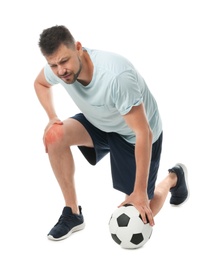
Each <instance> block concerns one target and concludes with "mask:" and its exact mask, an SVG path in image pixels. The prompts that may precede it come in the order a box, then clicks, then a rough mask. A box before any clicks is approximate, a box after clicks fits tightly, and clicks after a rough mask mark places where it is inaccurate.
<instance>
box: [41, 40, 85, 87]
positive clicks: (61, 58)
mask: <svg viewBox="0 0 213 260" xmlns="http://www.w3.org/2000/svg"><path fill="white" fill-rule="evenodd" d="M46 59H47V62H48V64H49V65H50V67H51V69H52V71H53V72H54V74H55V75H56V76H58V77H59V78H60V79H62V80H63V81H64V82H65V83H67V84H72V83H74V82H75V81H76V80H77V78H78V76H79V74H80V73H81V70H82V62H81V59H80V55H79V52H78V51H77V49H76V48H75V49H71V48H68V47H67V46H65V45H64V44H61V45H60V46H59V48H58V50H57V51H56V52H54V53H53V54H52V55H49V56H46Z"/></svg>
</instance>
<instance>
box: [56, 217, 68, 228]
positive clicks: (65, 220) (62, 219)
mask: <svg viewBox="0 0 213 260" xmlns="http://www.w3.org/2000/svg"><path fill="white" fill-rule="evenodd" d="M70 220H71V218H70V217H69V216H63V215H61V216H60V218H59V220H58V222H57V224H56V225H61V224H62V225H66V226H67V227H68V228H69V226H70V225H69V223H70Z"/></svg>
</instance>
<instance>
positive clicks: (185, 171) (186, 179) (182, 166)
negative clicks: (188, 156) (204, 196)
mask: <svg viewBox="0 0 213 260" xmlns="http://www.w3.org/2000/svg"><path fill="white" fill-rule="evenodd" d="M176 165H179V166H180V167H181V168H182V169H183V171H184V177H185V182H186V187H187V190H188V196H187V198H186V199H185V200H184V201H183V202H182V203H180V204H179V205H175V204H171V206H173V207H178V206H180V205H183V204H184V203H186V202H187V200H188V199H189V195H190V192H189V185H188V170H187V168H186V166H185V165H184V164H182V163H176Z"/></svg>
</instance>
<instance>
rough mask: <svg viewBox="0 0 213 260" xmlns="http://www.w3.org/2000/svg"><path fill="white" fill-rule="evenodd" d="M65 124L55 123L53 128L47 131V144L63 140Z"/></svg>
mask: <svg viewBox="0 0 213 260" xmlns="http://www.w3.org/2000/svg"><path fill="white" fill-rule="evenodd" d="M63 129H64V128H63V125H57V124H54V125H52V126H51V128H50V129H49V130H48V131H47V133H46V135H45V143H46V145H49V144H53V143H56V142H58V141H60V140H62V137H63V135H64V130H63Z"/></svg>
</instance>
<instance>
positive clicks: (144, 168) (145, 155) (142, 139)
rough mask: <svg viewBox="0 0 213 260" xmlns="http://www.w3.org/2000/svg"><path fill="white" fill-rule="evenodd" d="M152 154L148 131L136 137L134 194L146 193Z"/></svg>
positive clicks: (150, 137)
mask: <svg viewBox="0 0 213 260" xmlns="http://www.w3.org/2000/svg"><path fill="white" fill-rule="evenodd" d="M151 152H152V132H151V130H150V129H147V130H145V131H144V132H143V133H140V134H137V135H136V144H135V160H136V178H135V185H134V192H136V193H137V192H139V193H144V194H145V193H147V185H148V176H149V168H150V162H151Z"/></svg>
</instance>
